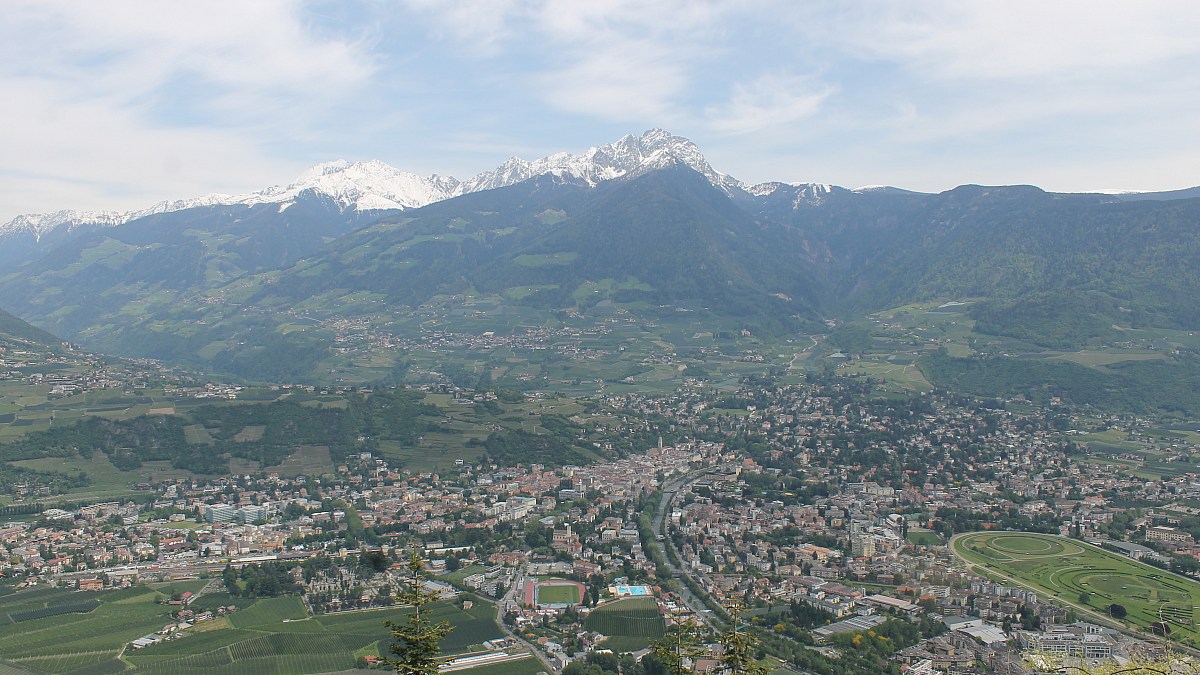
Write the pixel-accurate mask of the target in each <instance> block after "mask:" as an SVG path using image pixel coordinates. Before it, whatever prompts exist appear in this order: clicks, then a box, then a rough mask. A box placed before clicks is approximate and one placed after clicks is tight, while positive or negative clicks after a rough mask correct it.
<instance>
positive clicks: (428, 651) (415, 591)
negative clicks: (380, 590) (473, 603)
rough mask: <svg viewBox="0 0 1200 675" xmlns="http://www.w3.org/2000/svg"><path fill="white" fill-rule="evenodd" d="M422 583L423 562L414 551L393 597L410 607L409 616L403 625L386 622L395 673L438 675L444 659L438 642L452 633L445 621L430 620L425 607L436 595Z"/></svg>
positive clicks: (391, 663)
mask: <svg viewBox="0 0 1200 675" xmlns="http://www.w3.org/2000/svg"><path fill="white" fill-rule="evenodd" d="M424 580H425V561H424V560H423V559H422V558H421V556H420V554H419V553H417V549H416V548H413V550H412V554H411V555H410V556H409V558H408V563H407V564H406V565H405V567H404V579H403V581H402V588H401V589H400V592H399V593H397V595H396V601H397V602H398V603H400V604H402V605H410V606H412V614H409V615H408V619H407V620H405V621H403V622H393V621H388V622H387V627H388V629H389V630H391V632H392V639H393V640H394V642H393V643H392V646H391V650H392V653H393V654H395V657H394V658H389V659H388V660H387V662H388V665H390V666H392V667H393V668H394V669H395V671H396V672H397V673H405V674H406V675H437V672H438V665H439V664H440V663H441V662H442V661H443V660H444V658H443V657H442V648H441V644H440V643H441V641H442V638H444V637H446V636H447V635H449V634H450V631H452V630H454V628H453V627H452V626H451V625H450V624H449V623H448V622H446V621H434V620H432V619H431V618H429V609H428V606H429V605H431V604H432V603H434V602H436V601H437V599H438V596H437V594H436V593H433V592H432V591H428V590H426V589H425V587H424V586H423V585H422V582H423V581H424Z"/></svg>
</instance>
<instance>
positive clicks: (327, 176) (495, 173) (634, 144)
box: [0, 129, 746, 240]
mask: <svg viewBox="0 0 1200 675" xmlns="http://www.w3.org/2000/svg"><path fill="white" fill-rule="evenodd" d="M677 162H678V163H683V164H685V165H687V166H688V167H690V168H692V169H693V170H695V171H697V172H699V173H700V174H702V175H704V176H705V177H706V178H708V180H709V181H710V182H711V183H712V184H713V185H715V186H717V187H719V188H721V189H723V190H725V191H726V192H730V193H731V192H733V191H736V190H741V189H745V188H746V186H745V185H743V184H742V183H741V182H740V181H738V180H737V179H735V178H733V177H731V176H728V175H726V174H723V173H720V172H718V171H716V170H715V169H713V168H712V166H711V165H710V164H709V163H708V161H707V160H706V159H705V158H704V155H703V154H702V153H701V152H700V149H699V148H697V147H696V145H695V144H694V143H692V142H691V141H690V140H688V139H686V138H683V137H682V136H675V135H672V134H670V133H668V132H666V131H663V130H662V129H651V130H650V131H647V132H645V133H643V134H642V135H641V136H636V135H634V134H629V135H627V136H625V137H623V138H621V139H620V140H618V141H616V142H615V143H610V144H608V145H602V146H599V147H594V148H590V149H589V150H587V151H586V152H584V153H582V154H579V155H575V154H571V153H567V152H560V153H555V154H553V155H550V156H547V157H543V158H541V159H536V160H532V161H530V160H524V159H521V158H519V157H513V158H510V159H508V160H506V161H505V162H504V163H503V164H501V165H500V166H498V167H496V168H495V169H493V170H491V171H484V172H482V173H480V174H477V175H475V176H473V177H471V178H468V179H467V180H458V179H457V178H454V177H451V176H438V175H436V174H435V175H432V176H429V177H424V176H418V175H416V174H413V173H409V172H406V171H402V170H400V169H397V168H395V167H393V166H390V165H388V164H385V163H383V162H380V161H378V160H370V161H364V162H348V161H346V160H337V161H333V162H325V163H322V164H318V165H316V166H314V167H312V168H310V169H308V170H307V171H305V172H303V173H301V174H300V175H299V176H298V177H297V178H296V179H295V180H294V181H292V182H291V183H289V184H287V185H277V186H273V187H268V188H266V189H263V190H259V191H256V192H251V193H247V194H241V195H225V194H211V195H207V196H204V197H199V198H196V199H182V200H172V201H164V202H160V203H158V204H155V205H154V206H151V207H150V208H147V209H140V210H136V211H126V212H120V211H82V212H77V211H57V212H54V213H46V214H28V215H21V216H17V217H16V218H14V219H12V220H11V221H9V222H8V223H6V224H4V225H0V236H6V235H19V234H26V235H32V236H33V237H34V238H35V239H37V240H40V239H41V238H42V237H43V236H45V235H46V234H48V233H50V232H52V231H54V230H57V229H58V228H65V231H66V232H70V231H72V230H74V229H76V228H78V227H81V226H96V227H112V226H116V225H120V224H122V223H126V222H129V221H131V220H135V219H137V218H142V217H144V216H148V215H153V214H156V213H167V212H171V211H182V210H184V209H189V208H194V207H198V206H215V205H227V206H228V205H238V204H242V205H254V204H264V203H278V204H279V205H280V210H283V209H286V208H287V207H288V206H290V205H291V204H292V203H294V201H295V200H296V198H297V197H298V196H299V195H300V193H302V192H305V191H307V190H312V191H314V192H317V193H319V194H323V195H325V196H327V197H329V198H330V199H332V200H333V201H334V202H335V203H337V204H338V206H339V207H340V208H342V209H343V210H345V209H351V208H352V209H355V210H357V211H382V210H393V209H394V210H406V209H412V208H418V207H421V206H426V205H428V204H432V203H434V202H439V201H442V200H445V199H450V198H451V197H457V196H459V195H464V194H468V193H471V192H478V191H481V190H491V189H495V188H500V187H506V186H509V185H515V184H517V183H520V182H523V181H526V180H529V179H530V178H534V177H536V176H541V175H545V174H549V173H552V174H555V175H559V176H571V177H574V178H576V179H579V180H582V181H584V182H586V183H587V184H589V185H595V184H597V183H600V182H603V181H607V180H614V179H617V178H622V177H626V176H630V177H632V176H637V175H640V174H643V173H646V172H648V171H653V170H655V169H661V168H664V167H667V166H670V165H672V164H674V163H677Z"/></svg>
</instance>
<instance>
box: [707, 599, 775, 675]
mask: <svg viewBox="0 0 1200 675" xmlns="http://www.w3.org/2000/svg"><path fill="white" fill-rule="evenodd" d="M725 610H726V611H727V612H728V613H729V627H728V628H726V629H725V630H724V631H723V632H722V633H721V634H720V636H719V637H718V639H717V642H719V643H720V645H721V658H720V662H719V663H720V670H718V671H717V672H720V673H723V674H727V675H735V674H736V675H766V674H767V672H768V670H769V669H768V668H767V667H766V666H765V665H763V664H761V663H759V662H758V659H756V658H755V653H756V652H757V651H758V646H759V639H758V638H757V637H755V636H754V635H753V634H752V633H750V631H749V630H747V629H746V628H745V627H743V626H742V625H741V620H742V607H741V605H737V604H732V605H728V606H726V608H725Z"/></svg>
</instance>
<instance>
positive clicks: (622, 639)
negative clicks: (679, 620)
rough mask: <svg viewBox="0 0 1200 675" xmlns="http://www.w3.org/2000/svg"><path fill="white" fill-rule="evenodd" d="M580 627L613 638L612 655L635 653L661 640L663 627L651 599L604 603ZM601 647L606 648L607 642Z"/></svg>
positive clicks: (655, 604)
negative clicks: (604, 646) (613, 652)
mask: <svg viewBox="0 0 1200 675" xmlns="http://www.w3.org/2000/svg"><path fill="white" fill-rule="evenodd" d="M583 627H584V628H585V629H587V630H594V631H596V632H598V633H602V634H604V635H607V636H609V637H610V638H613V644H614V645H615V646H614V647H612V649H613V651H617V647H620V648H621V651H636V650H638V649H642V648H645V647H646V646H647V645H649V644H650V641H651V640H653V639H655V638H659V637H662V636H663V633H664V632H665V630H666V628H665V624H664V622H663V618H662V615H661V614H659V611H658V603H657V602H656V601H655V600H654V598H627V599H624V600H616V601H613V602H608V603H605V604H603V605H601V606H599V607H597V608H596V609H595V610H593V611H592V613H591V614H589V615H588V617H587V619H584V622H583ZM605 644H608V643H607V642H606V643H605Z"/></svg>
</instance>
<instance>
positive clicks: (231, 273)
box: [0, 130, 1200, 374]
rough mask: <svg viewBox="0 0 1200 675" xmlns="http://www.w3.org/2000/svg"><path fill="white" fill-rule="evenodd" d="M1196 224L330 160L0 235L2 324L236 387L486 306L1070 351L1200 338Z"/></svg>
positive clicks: (1058, 208) (667, 160)
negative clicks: (331, 343) (1106, 339)
mask: <svg viewBox="0 0 1200 675" xmlns="http://www.w3.org/2000/svg"><path fill="white" fill-rule="evenodd" d="M1198 225H1200V198H1198V197H1197V195H1196V194H1195V191H1177V192H1176V193H1151V194H1140V195H1131V194H1124V195H1104V194H1055V193H1048V192H1045V191H1043V190H1040V189H1038V188H1035V187H1030V186H1007V187H983V186H962V187H959V188H956V189H954V190H950V191H947V192H944V193H940V194H926V193H917V192H909V191H905V190H901V189H897V188H890V187H878V188H861V189H856V190H851V189H845V188H841V187H836V186H830V185H822V184H811V183H802V184H789V183H782V182H773V183H763V184H758V185H746V184H744V183H742V182H740V181H738V180H736V179H734V178H732V177H730V176H728V175H725V174H722V173H720V172H718V171H716V170H715V169H713V167H712V166H711V165H709V163H708V162H707V160H706V159H705V158H704V156H703V154H702V153H701V152H700V151H699V149H698V148H697V147H696V146H695V145H694V144H693V143H691V142H690V141H688V140H687V139H684V138H681V137H678V136H673V135H671V134H669V133H667V132H664V131H661V130H652V131H648V132H646V133H645V134H643V135H641V136H633V135H630V136H626V137H624V138H622V139H620V140H619V141H617V142H616V143H613V144H610V145H605V146H600V147H597V148H593V149H591V150H589V151H587V152H586V153H584V154H582V155H571V154H566V153H562V154H557V155H551V156H549V157H546V158H543V159H540V160H536V161H525V160H520V159H515V158H514V159H511V160H509V161H507V162H505V163H504V164H503V165H501V166H500V167H498V168H497V169H496V170H494V171H489V172H485V173H481V174H479V175H477V176H474V177H472V178H470V179H467V180H462V181H460V180H457V179H454V178H449V177H440V176H430V177H427V178H425V177H420V176H416V175H414V174H410V173H406V172H403V171H399V170H397V169H393V168H391V167H388V166H386V165H384V164H382V163H379V162H362V163H355V164H350V163H346V162H333V163H329V164H323V165H320V166H318V167H315V168H314V169H312V170H310V171H308V172H306V173H305V174H304V175H302V176H301V177H299V178H298V179H297V180H296V181H294V182H293V183H291V184H289V185H287V186H281V187H274V188H268V189H266V190H260V191H258V192H254V193H249V194H246V195H239V196H222V195H213V196H209V197H205V198H202V199H201V200H198V201H190V202H189V201H180V202H172V203H170V204H160V205H157V206H155V207H152V208H151V209H148V210H146V211H144V212H136V213H131V214H101V215H86V214H55V215H53V216H43V217H32V216H23V217H21V218H18V219H17V220H15V221H13V222H12V223H9V225H7V226H6V227H5V228H3V230H0V306H3V307H6V308H7V309H9V310H11V311H13V312H15V313H16V314H18V315H20V316H22V317H24V318H26V319H28V320H30V321H31V322H32V323H34V324H35V325H37V326H39V327H42V328H45V329H47V330H50V331H51V332H54V333H56V334H57V335H60V336H62V337H63V338H66V339H70V340H72V341H77V342H81V343H83V344H84V345H85V346H88V347H89V348H93V349H99V350H103V351H109V352H113V353H117V354H122V355H132V356H153V357H160V358H168V359H174V360H179V361H186V362H191V363H198V364H201V365H207V366H210V367H211V366H215V367H218V368H221V369H225V370H228V371H231V372H236V371H238V370H240V369H244V368H245V367H248V364H249V361H247V359H249V358H255V359H260V357H262V356H263V355H264V354H268V353H273V354H279V355H283V356H282V357H280V358H277V359H274V360H275V361H285V362H287V363H288V364H290V365H291V366H293V367H294V373H293V374H301V373H303V372H304V371H303V369H304V367H306V364H307V365H311V363H312V361H313V359H314V358H317V357H316V356H314V355H319V354H324V353H326V349H327V345H326V344H325V343H327V341H328V332H327V330H326V329H324V328H322V327H321V324H322V322H327V321H329V320H331V319H334V318H342V319H350V318H362V317H375V318H378V317H380V316H384V315H389V314H391V315H394V314H396V313H398V312H400V313H403V312H414V311H416V310H417V309H418V308H420V307H422V306H423V305H427V304H428V303H431V302H439V303H451V304H452V303H454V302H461V301H462V299H464V298H478V297H491V298H497V299H501V300H502V301H503V302H505V303H508V304H510V305H513V306H518V307H521V308H524V309H523V310H521V311H527V312H533V313H535V315H541V316H554V315H561V312H564V311H567V312H571V313H580V312H582V313H586V312H587V311H588V310H589V309H590V308H592V307H595V306H596V305H597V303H604V304H605V306H613V305H615V306H618V307H622V308H624V310H623V311H627V312H631V313H633V314H635V315H638V316H643V317H646V318H647V319H648V320H661V319H663V318H665V317H670V316H674V315H675V313H677V312H679V311H686V312H699V313H702V314H705V315H710V316H712V317H714V320H718V319H719V320H720V321H721V322H723V325H730V326H735V327H738V326H740V327H743V328H746V329H749V330H752V331H754V332H756V333H760V334H765V335H771V334H774V335H785V334H788V333H791V332H794V331H797V330H813V329H816V328H817V327H818V326H819V325H820V324H819V322H820V321H821V320H823V319H827V318H837V317H846V316H851V315H857V314H861V313H862V312H865V311H874V310H879V309H883V308H887V307H892V306H898V305H903V304H907V303H912V302H917V301H925V300H934V299H954V298H973V299H979V300H982V302H980V303H979V304H978V305H977V306H976V308H975V310H973V312H974V316H973V318H975V319H976V320H977V322H980V324H981V325H983V326H988V327H990V328H991V330H992V331H993V332H995V333H997V334H1009V335H1016V336H1019V337H1021V338H1022V339H1030V340H1032V341H1033V342H1034V343H1037V344H1044V345H1046V346H1064V345H1068V346H1069V345H1078V344H1083V343H1086V342H1087V341H1088V340H1090V339H1094V338H1097V337H1099V336H1103V335H1105V334H1106V333H1107V332H1108V331H1110V330H1111V328H1112V326H1114V325H1126V326H1162V327H1172V328H1195V327H1200V273H1198V272H1197V270H1196V269H1195V265H1194V262H1195V261H1196V260H1197V259H1200V227H1198ZM456 299H457V300H456ZM279 374H288V373H286V372H285V373H279Z"/></svg>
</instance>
